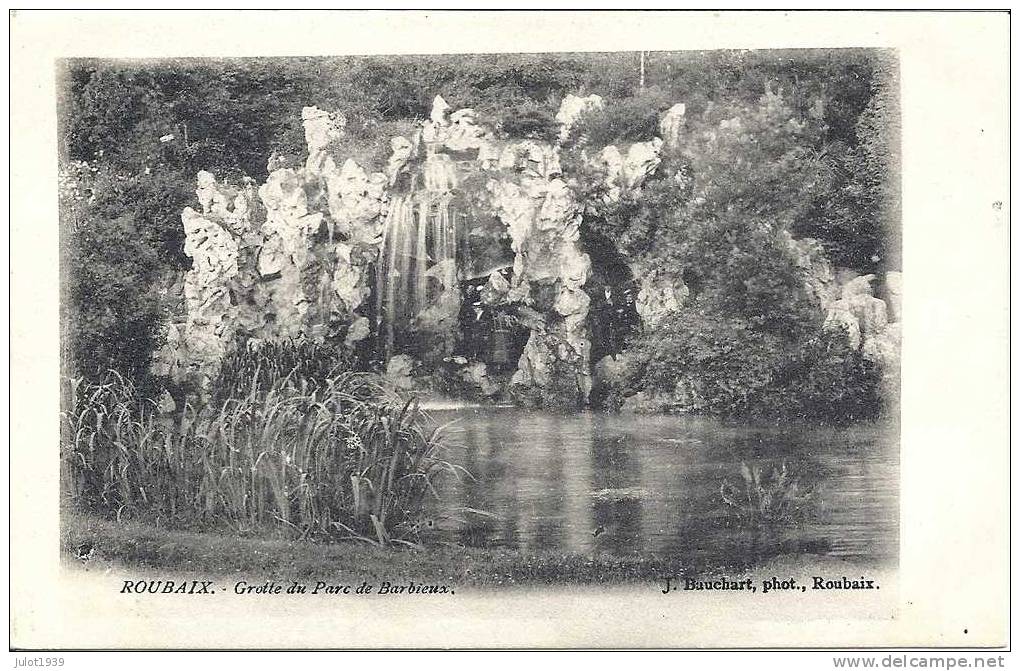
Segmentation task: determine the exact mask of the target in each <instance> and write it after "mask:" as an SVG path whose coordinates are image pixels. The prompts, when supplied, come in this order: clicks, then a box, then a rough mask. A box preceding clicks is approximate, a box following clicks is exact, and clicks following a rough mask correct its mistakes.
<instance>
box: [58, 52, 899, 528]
mask: <svg viewBox="0 0 1020 671" xmlns="http://www.w3.org/2000/svg"><path fill="white" fill-rule="evenodd" d="M888 58H889V57H887V56H886V55H884V54H880V53H877V52H867V51H855V50H845V51H833V50H829V51H824V52H822V51H819V52H798V51H788V52H780V51H775V52H765V51H759V52H745V51H717V52H702V53H650V54H648V55H647V67H646V78H645V79H646V81H645V86H644V87H642V86H641V85H640V82H639V79H638V54H636V53H635V54H565V55H558V54H552V55H466V56H452V57H438V56H426V57H344V58H305V59H286V60H284V59H249V60H243V61H242V60H221V61H214V60H200V61H195V60H186V59H182V60H170V61H160V62H131V61H124V62H118V61H92V60H74V61H68V62H66V63H65V64H64V65H65V87H64V96H65V98H64V106H63V108H62V109H63V112H64V114H63V119H62V126H61V149H62V157H61V158H62V161H61V166H62V176H63V177H64V179H63V181H62V191H61V195H62V207H61V217H62V220H63V221H62V226H63V228H62V230H63V235H64V241H65V258H64V264H65V265H64V271H65V276H66V277H68V278H69V280H68V283H67V288H66V295H65V301H64V310H65V311H66V312H67V315H65V316H66V317H68V318H67V319H65V323H66V324H68V325H69V326H68V328H69V329H70V332H69V333H68V334H67V343H68V351H67V357H66V364H67V370H68V372H69V373H70V374H73V375H75V376H80V377H82V378H85V379H86V380H88V384H92V385H98V387H95V388H99V387H101V386H102V385H104V384H109V381H108V380H106V378H105V377H104V376H105V375H106V371H108V370H109V369H114V370H117V371H120V372H121V373H122V374H123V375H124V376H125V378H126V379H127V380H130V381H131V384H137V385H141V386H142V387H145V385H146V384H147V382H146V380H145V379H144V378H146V375H147V373H146V371H147V368H148V362H149V359H150V355H151V353H152V351H153V350H154V349H155V348H156V347H158V346H159V344H160V343H159V332H160V329H159V325H160V323H161V321H162V320H163V319H164V317H165V316H166V313H167V310H168V307H167V306H166V305H164V302H163V301H162V300H161V296H162V295H163V293H164V289H165V288H166V287H167V286H168V284H170V283H172V282H173V281H174V278H175V277H176V275H177V274H178V273H179V272H180V271H181V270H182V269H185V268H186V267H187V265H188V263H189V260H188V258H187V257H186V256H185V255H184V254H183V251H182V238H183V235H182V231H181V223H180V218H179V216H180V211H181V209H182V208H183V206H184V205H186V204H188V203H191V202H192V201H193V200H194V195H193V190H194V178H195V174H196V173H197V171H198V170H200V169H207V170H211V171H213V172H215V173H216V174H217V176H218V177H220V178H221V179H228V180H235V181H238V180H240V179H242V178H243V177H244V176H249V177H251V178H253V179H255V180H259V181H261V180H263V179H264V178H265V177H266V174H267V162H268V161H269V159H270V157H276V160H280V161H284V162H286V161H295V160H297V159H298V158H299V157H300V156H301V154H302V153H303V148H304V139H303V131H302V128H301V120H300V111H301V107H302V106H305V105H318V106H319V107H321V108H324V109H329V110H337V111H339V112H341V113H343V114H344V115H345V116H346V118H347V130H348V133H347V135H346V137H345V139H344V140H343V141H342V145H343V146H340V147H338V148H337V151H338V152H339V153H340V154H342V155H347V156H354V157H356V158H357V159H358V160H361V161H366V162H375V163H376V166H378V165H379V163H378V162H379V161H381V160H383V159H384V157H385V155H386V153H387V152H388V142H389V138H390V137H391V135H393V134H394V133H396V132H406V130H404V129H406V128H407V127H408V124H409V123H411V122H412V121H413V120H415V119H419V118H424V117H426V116H427V115H428V112H429V109H430V107H431V102H432V99H433V97H434V96H435V95H436V94H442V95H443V96H444V97H445V98H446V99H447V101H448V102H449V103H450V104H451V105H452V106H453V108H455V109H456V108H459V107H472V108H474V109H475V110H476V111H477V112H478V117H479V119H480V120H481V121H482V122H483V123H487V124H490V125H491V126H492V127H494V128H495V129H497V131H498V132H500V133H503V134H504V135H506V136H512V137H531V138H536V139H543V140H549V139H551V138H553V137H554V136H555V134H556V131H557V125H556V123H555V119H554V116H555V113H556V110H557V108H558V105H559V102H560V100H561V99H562V97H563V96H564V95H566V94H567V93H579V94H582V95H584V94H587V93H598V94H600V95H602V96H603V97H604V98H606V102H607V104H606V107H605V109H604V110H603V111H602V112H598V113H595V114H591V115H588V116H586V117H585V118H583V119H582V120H581V122H580V123H579V124H578V125H577V127H576V128H575V130H574V132H573V133H572V135H571V138H570V139H569V140H568V143H567V144H568V149H567V151H565V155H564V158H563V161H564V165H565V167H566V168H568V169H573V170H576V175H577V180H578V188H579V189H581V190H582V193H585V190H587V197H586V198H585V202H586V204H587V205H588V206H589V207H588V211H587V212H586V217H585V224H584V226H585V229H586V232H585V235H586V236H587V238H588V239H603V240H611V241H612V242H613V243H614V244H615V245H616V248H617V250H618V252H619V254H621V255H622V256H623V257H624V258H626V259H627V260H628V261H631V262H634V263H638V264H640V266H641V267H643V268H646V269H659V270H663V271H667V272H682V273H683V277H684V281H685V282H686V283H687V286H688V288H689V289H690V290H691V297H690V300H689V301H688V302H687V304H686V305H685V306H684V308H683V309H682V310H681V312H680V313H678V314H676V315H674V316H672V317H671V318H669V320H667V321H666V322H665V323H664V324H663V325H662V326H661V328H660V329H659V330H657V331H656V332H652V333H640V332H638V331H636V330H634V329H630V333H629V334H628V335H626V337H624V335H623V334H622V333H618V331H619V329H617V330H613V329H607V332H609V331H612V332H613V336H612V341H613V343H612V344H611V345H606V347H607V349H612V348H624V347H625V348H626V349H627V350H628V352H629V353H630V354H631V355H632V356H631V359H630V360H631V364H630V367H629V371H628V376H627V379H626V381H625V383H624V384H625V388H623V389H621V390H617V391H618V393H615V394H609V395H608V396H607V397H608V398H611V399H616V401H618V400H619V399H620V398H622V396H624V395H626V394H629V393H632V392H634V391H646V392H648V393H655V394H664V395H666V396H672V397H673V398H674V399H685V402H686V404H687V407H688V408H690V407H694V408H696V409H698V410H700V411H703V412H709V413H718V414H727V415H747V414H757V415H769V416H773V415H774V416H789V415H794V416H798V417H804V418H810V419H824V420H827V421H830V420H831V421H849V420H852V419H857V418H861V417H868V416H873V415H874V414H876V412H878V408H879V404H878V397H877V385H878V377H879V376H878V372H877V371H875V370H873V368H872V367H871V366H870V365H869V364H868V363H867V362H866V361H864V360H862V358H861V357H860V354H859V353H858V352H854V351H850V350H849V348H847V347H846V345H845V344H843V341H842V340H840V339H839V338H838V337H832V336H831V335H829V334H825V333H822V331H821V328H820V326H821V325H820V319H821V318H820V316H819V315H820V313H819V311H818V309H817V306H815V305H812V303H811V299H810V298H809V297H808V296H807V295H806V293H805V290H804V287H803V282H802V281H801V277H800V275H799V274H798V273H799V272H800V271H799V270H798V269H797V267H796V265H795V263H794V261H793V259H792V258H791V252H790V251H789V249H787V248H785V247H784V246H782V245H781V244H779V243H778V240H779V236H778V232H780V231H789V232H790V233H792V234H793V235H794V236H796V237H814V238H817V239H818V240H819V241H820V242H821V244H822V245H823V247H824V248H825V250H826V252H827V254H828V255H829V258H830V259H831V260H832V261H833V263H834V264H836V265H838V266H843V267H847V268H850V269H852V270H854V271H856V272H876V271H881V270H882V269H884V268H886V267H889V268H895V267H896V265H897V264H898V242H897V240H896V238H895V236H894V235H891V234H890V231H895V230H898V226H897V225H895V223H896V222H897V221H898V211H897V209H896V207H897V205H896V187H895V184H896V182H895V180H894V179H893V176H894V175H895V169H896V165H895V163H896V150H895V147H896V146H897V145H896V142H897V138H896V135H895V129H896V118H895V113H896V105H895V92H896V90H897V89H896V87H895V85H894V84H895V82H894V76H895V64H894V63H891V61H890V60H888ZM675 102H684V103H685V104H686V105H687V114H686V119H687V125H686V127H685V130H684V136H683V142H682V147H681V150H680V151H679V152H677V153H676V154H674V155H667V156H665V158H664V164H663V166H662V167H661V168H660V170H659V171H658V173H657V174H658V175H659V177H658V178H657V179H654V180H651V181H650V182H649V183H647V184H646V185H645V186H644V187H643V189H642V194H641V197H640V198H630V197H624V198H622V199H621V200H619V201H617V202H615V203H613V204H611V205H605V204H604V203H603V201H602V200H601V198H600V193H599V188H600V187H599V186H598V185H597V184H596V183H595V181H594V180H589V181H586V175H585V173H584V170H583V168H582V163H581V161H580V160H579V153H580V151H581V150H585V151H588V152H589V153H590V152H592V151H597V150H598V149H600V148H601V147H603V146H605V145H607V144H610V143H626V142H632V141H640V140H647V139H649V138H651V137H652V136H654V135H655V134H657V132H658V129H657V123H658V118H659V114H660V112H661V111H662V110H664V109H666V108H668V107H669V106H670V105H672V104H673V103H675ZM628 318H629V319H631V320H633V315H629V316H628ZM230 365H234V364H230ZM238 365H240V364H238ZM228 368H229V366H228ZM283 368H284V369H286V370H290V368H291V366H289V365H288V366H283ZM238 370H240V369H238ZM680 371H683V372H684V375H683V376H682V378H681V377H679V375H678V374H679V372H680ZM260 374H265V372H264V371H262V372H261V373H260ZM302 376H305V375H304V373H302ZM312 377H314V376H312ZM127 384H128V383H127V382H125V383H124V385H122V386H120V387H118V388H117V389H118V391H117V394H128V391H127V390H128V389H130V387H128V386H127ZM274 384H275V383H274ZM234 391H237V390H232V391H230V392H227V391H223V390H221V392H222V393H220V394H219V395H218V396H217V397H216V399H215V401H216V402H215V403H213V405H212V406H211V409H210V410H209V412H219V411H221V410H222V409H223V408H222V407H220V408H216V403H218V402H220V401H224V399H228V398H233V397H234V393H233V392H234ZM110 393H113V392H112V391H111V392H110ZM260 393H261V392H260ZM288 393H290V392H288ZM315 393H319V392H318V391H317V392H315ZM684 394H687V396H686V397H684ZM104 398H105V397H104ZM110 398H113V397H110ZM116 399H117V400H116V401H115V402H116V403H120V404H128V405H131V404H136V406H137V407H135V406H132V409H131V411H130V413H129V415H130V416H131V417H132V419H131V421H133V422H146V421H149V420H147V419H145V418H144V411H143V410H142V408H141V406H138V404H141V403H142V402H141V401H139V400H138V399H136V398H132V397H131V396H130V394H128V395H127V396H116ZM288 399H290V400H287V403H295V404H297V405H296V406H295V407H297V406H299V405H300V404H301V403H312V401H310V400H308V399H306V400H304V401H297V400H293V399H291V398H290V397H289V396H288ZM616 401H613V402H610V403H608V405H613V403H614V402H616ZM316 402H318V401H316ZM324 421H326V420H324ZM231 426H233V424H231ZM179 438H180V439H182V440H183V438H181V437H180V436H177V437H175V438H174V439H175V440H176V439H179ZM189 440H190V438H189ZM107 465H108V464H106V462H103V464H99V465H97V466H96V468H98V470H99V471H100V472H101V471H102V469H103V468H105V467H106V466H107ZM136 495H137V492H132V493H131V494H130V496H132V497H134V496H136ZM188 505H197V504H190V503H189V504H188ZM196 510H197V508H196ZM320 521H321V520H320ZM361 531H362V532H363V531H365V530H364V529H362V530H361ZM359 533H361V532H359Z"/></svg>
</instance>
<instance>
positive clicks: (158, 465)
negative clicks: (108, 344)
mask: <svg viewBox="0 0 1020 671" xmlns="http://www.w3.org/2000/svg"><path fill="white" fill-rule="evenodd" d="M292 354H293V352H292ZM268 356H269V355H268V354H267V353H263V354H261V355H260V354H258V353H255V354H253V355H252V356H251V359H253V360H263V362H264V360H265V359H266V358H267V357H268ZM242 359H243V357H241V358H238V359H237V360H235V361H234V363H236V364H239V367H238V368H237V370H247V368H246V366H248V364H249V363H251V361H248V360H242ZM228 370H229V369H228ZM252 370H254V369H252ZM265 370H266V369H264V368H263V369H261V370H260V372H258V373H257V374H254V375H251V376H250V377H248V378H247V380H248V384H247V391H246V392H245V393H240V390H241V385H240V381H241V379H242V378H241V377H238V378H237V380H236V382H237V383H238V384H237V385H235V387H233V388H232V391H231V393H230V394H222V393H218V394H216V393H214V394H213V395H212V396H211V397H210V398H211V400H209V401H208V402H206V403H205V404H202V405H196V404H193V403H191V402H188V403H185V404H184V407H182V408H178V409H177V411H176V413H172V414H169V413H165V412H161V410H160V408H159V407H158V406H157V404H156V403H155V402H154V401H152V400H150V399H146V398H142V397H141V396H140V395H139V394H138V392H137V390H136V387H135V385H134V384H132V383H131V382H130V381H129V380H127V379H125V378H123V377H121V376H119V375H118V374H116V373H112V372H111V373H110V374H109V375H108V376H107V377H106V378H105V379H103V380H102V381H101V382H99V383H89V382H83V381H81V380H69V381H67V389H66V392H67V397H66V398H67V400H66V406H65V412H64V413H63V427H62V428H63V431H62V441H61V451H62V459H63V467H64V478H65V479H64V482H65V493H66V495H67V496H68V497H69V498H70V502H71V504H72V505H73V506H74V507H76V508H79V509H83V510H86V511H90V512H93V513H98V514H106V515H110V516H113V515H116V516H117V517H118V518H120V517H121V516H125V515H126V516H129V517H135V518H146V519H153V518H155V521H156V522H158V523H162V524H165V525H167V526H173V527H178V528H187V527H196V526H197V527H215V526H222V525H223V524H224V523H226V525H228V526H229V527H232V528H233V529H235V530H236V531H238V532H241V533H253V534H258V533H266V532H269V531H272V530H280V529H285V530H286V531H287V533H288V535H290V536H292V537H302V538H305V537H313V538H326V539H329V538H333V539H340V538H354V539H360V540H365V541H368V542H371V543H375V544H379V545H388V544H391V543H411V544H413V543H418V542H420V541H421V540H422V538H421V534H420V529H421V528H422V526H423V525H422V524H421V522H422V520H423V519H424V515H425V504H426V499H427V497H428V496H429V495H430V494H432V495H434V494H435V492H436V489H435V487H434V486H433V483H434V480H435V479H436V478H437V477H438V476H439V474H440V473H443V472H447V473H457V472H458V471H462V469H459V467H456V466H454V465H452V464H450V463H448V462H446V461H444V460H442V459H441V458H440V450H441V441H440V430H439V428H433V423H432V421H431V420H430V418H429V417H428V416H427V415H426V414H425V413H424V412H423V411H422V410H421V409H420V408H419V406H418V404H417V402H416V401H415V400H413V399H412V400H405V399H403V398H401V397H400V396H399V395H397V394H396V393H395V392H393V391H390V390H389V389H387V388H386V387H384V386H382V385H381V384H380V383H379V382H377V381H376V379H375V378H373V377H372V376H370V375H367V374H364V373H355V372H350V371H343V370H338V371H334V372H332V373H330V374H326V375H322V376H319V377H314V376H308V375H305V374H303V373H302V372H301V371H300V370H299V366H298V365H295V366H294V367H293V368H292V369H291V371H290V372H289V373H285V374H284V369H283V368H281V367H275V368H273V369H272V371H273V372H272V373H267V372H265ZM221 378H222V375H221Z"/></svg>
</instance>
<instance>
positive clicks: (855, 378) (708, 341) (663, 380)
mask: <svg viewBox="0 0 1020 671" xmlns="http://www.w3.org/2000/svg"><path fill="white" fill-rule="evenodd" d="M628 354H629V358H630V359H631V360H632V362H633V363H632V365H631V371H630V379H629V385H628V386H629V388H630V390H631V392H632V393H633V392H634V391H637V390H640V391H647V392H652V393H653V394H656V395H660V396H663V397H665V398H666V399H668V400H669V401H670V402H671V404H672V409H674V410H681V411H688V412H698V413H705V414H717V415H723V416H730V417H782V418H787V419H800V420H804V421H819V422H825V423H835V424H844V423H849V422H851V421H854V420H859V419H872V418H874V417H876V416H878V415H879V413H880V412H881V409H882V402H881V396H880V390H881V382H882V376H881V371H880V370H879V369H878V367H877V366H876V365H875V364H873V363H872V362H870V361H868V360H866V359H865V358H864V357H863V356H862V355H861V353H860V352H859V351H857V350H852V349H851V348H850V346H849V344H847V342H846V334H845V333H841V332H838V331H829V330H822V329H821V328H820V325H819V327H817V330H815V331H814V332H812V333H807V334H803V335H797V334H779V333H768V332H765V331H762V330H759V329H757V328H754V327H753V326H751V325H749V324H748V323H747V322H745V321H743V320H741V319H737V318H732V317H721V316H719V315H715V314H712V313H708V312H704V311H699V310H696V309H692V308H687V309H684V310H682V311H681V312H679V313H677V314H676V315H674V316H673V317H672V318H670V319H668V320H667V321H666V322H665V323H664V324H662V325H661V326H660V327H659V328H657V329H655V330H654V331H653V332H649V333H643V334H641V335H639V336H638V337H637V338H636V339H635V341H634V344H633V345H632V347H631V349H630V350H629V352H628Z"/></svg>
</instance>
